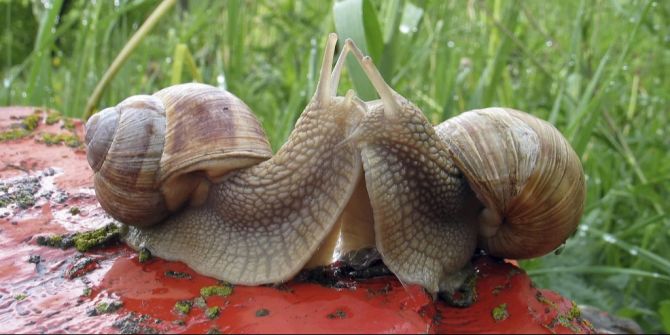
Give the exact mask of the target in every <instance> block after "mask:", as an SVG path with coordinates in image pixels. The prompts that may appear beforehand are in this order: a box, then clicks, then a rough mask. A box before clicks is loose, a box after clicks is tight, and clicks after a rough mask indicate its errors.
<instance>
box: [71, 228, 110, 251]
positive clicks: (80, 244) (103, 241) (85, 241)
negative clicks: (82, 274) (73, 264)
mask: <svg viewBox="0 0 670 335" xmlns="http://www.w3.org/2000/svg"><path fill="white" fill-rule="evenodd" d="M119 236H120V229H119V227H118V226H117V225H115V224H112V223H110V224H108V225H106V226H104V227H102V228H99V229H96V230H93V231H89V232H84V233H78V234H75V235H74V237H73V240H74V246H75V248H77V250H78V251H81V252H85V251H88V250H90V249H92V248H98V247H102V246H106V245H109V244H110V243H113V242H117V241H118V240H119Z"/></svg>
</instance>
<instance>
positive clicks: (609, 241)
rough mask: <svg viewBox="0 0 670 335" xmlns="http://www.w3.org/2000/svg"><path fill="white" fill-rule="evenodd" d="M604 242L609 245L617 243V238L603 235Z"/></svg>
mask: <svg viewBox="0 0 670 335" xmlns="http://www.w3.org/2000/svg"><path fill="white" fill-rule="evenodd" d="M603 241H605V242H607V243H617V242H618V241H617V238H616V237H614V236H612V235H610V234H603Z"/></svg>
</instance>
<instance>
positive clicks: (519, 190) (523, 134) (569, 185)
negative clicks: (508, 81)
mask: <svg viewBox="0 0 670 335" xmlns="http://www.w3.org/2000/svg"><path fill="white" fill-rule="evenodd" d="M435 129H436V131H437V133H438V136H439V137H440V138H441V139H442V140H443V141H444V142H445V143H446V144H447V145H448V147H449V151H450V153H451V154H452V155H453V157H454V160H455V163H456V165H457V166H458V167H459V168H460V169H461V171H462V172H463V174H464V175H465V176H466V178H467V180H468V183H469V185H470V187H471V188H472V189H473V190H474V191H475V193H476V194H477V197H478V198H479V199H480V201H482V203H483V204H484V206H485V207H486V208H485V209H484V210H483V211H482V213H481V214H480V234H479V246H480V247H481V248H483V249H484V250H486V251H487V252H488V253H490V254H492V255H495V256H499V257H505V258H515V259H523V258H532V257H537V256H541V255H544V254H546V253H549V252H551V251H552V250H554V249H555V248H557V247H558V246H560V245H561V244H562V243H563V242H564V241H565V240H566V239H567V238H568V237H569V236H570V235H571V234H572V233H573V232H574V231H575V229H576V228H577V225H578V223H579V219H580V217H581V215H582V212H583V209H584V199H585V195H586V186H585V182H584V172H583V170H582V166H581V163H580V161H579V157H578V156H577V154H576V153H575V152H574V150H573V149H572V148H571V147H570V144H569V143H568V141H567V140H566V139H565V138H564V137H563V136H562V135H561V133H560V132H559V131H558V130H557V129H556V128H554V127H553V126H552V125H551V124H550V123H548V122H546V121H543V120H540V119H538V118H536V117H534V116H532V115H529V114H526V113H523V112H519V111H516V110H512V109H507V108H486V109H480V110H473V111H470V112H465V113H462V114H460V115H458V116H457V117H454V118H451V119H449V120H447V121H445V122H443V123H442V124H440V125H438V126H437V127H436V128H435Z"/></svg>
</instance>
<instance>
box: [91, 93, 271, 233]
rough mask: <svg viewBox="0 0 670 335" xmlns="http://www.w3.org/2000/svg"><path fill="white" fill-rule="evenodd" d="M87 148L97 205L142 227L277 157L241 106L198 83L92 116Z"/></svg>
mask: <svg viewBox="0 0 670 335" xmlns="http://www.w3.org/2000/svg"><path fill="white" fill-rule="evenodd" d="M86 146H87V158H88V162H89V164H90V166H91V168H92V169H93V171H94V172H95V177H94V182H95V190H96V196H97V198H98V200H99V201H100V204H101V205H102V207H103V208H104V209H105V211H107V213H109V214H110V215H111V216H112V217H114V218H115V219H117V220H119V221H121V222H123V223H126V224H129V225H133V226H138V227H146V226H149V225H152V224H155V223H157V222H159V221H161V220H162V219H164V218H165V217H166V216H167V215H168V214H169V213H170V212H174V211H176V210H178V209H179V208H181V207H182V206H184V205H185V204H187V203H189V202H190V203H191V204H192V205H198V204H201V203H202V202H203V201H204V200H205V199H206V196H207V193H208V189H209V185H210V183H211V182H216V181H218V180H220V179H221V178H225V176H224V175H225V174H226V173H227V172H229V171H231V170H234V169H239V168H242V167H246V166H250V165H254V164H256V163H258V162H260V161H263V160H266V159H268V158H269V157H270V156H271V155H272V152H271V149H270V145H269V143H268V141H267V138H266V136H265V133H264V131H263V128H262V127H261V125H260V123H259V121H258V120H257V119H256V117H255V116H254V115H253V113H252V112H251V110H250V109H249V107H247V105H246V104H244V102H242V100H240V99H239V98H237V97H236V96H234V95H233V94H231V93H230V92H227V91H225V90H222V89H219V88H216V87H213V86H209V85H204V84H195V83H189V84H181V85H175V86H171V87H168V88H165V89H163V90H160V91H158V92H156V93H155V94H153V95H136V96H132V97H129V98H127V99H125V100H123V101H122V102H121V103H119V104H118V105H117V106H115V107H110V108H106V109H104V110H102V111H101V112H99V113H97V114H95V115H94V116H93V117H91V118H90V119H89V120H88V122H87V124H86Z"/></svg>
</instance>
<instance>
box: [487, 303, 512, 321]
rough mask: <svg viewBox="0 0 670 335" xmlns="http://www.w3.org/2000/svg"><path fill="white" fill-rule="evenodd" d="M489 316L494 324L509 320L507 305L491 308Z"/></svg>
mask: <svg viewBox="0 0 670 335" xmlns="http://www.w3.org/2000/svg"><path fill="white" fill-rule="evenodd" d="M491 316H492V317H493V320H496V322H500V321H504V320H507V318H509V312H508V311H507V304H500V305H499V306H497V307H495V308H493V310H492V311H491Z"/></svg>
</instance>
